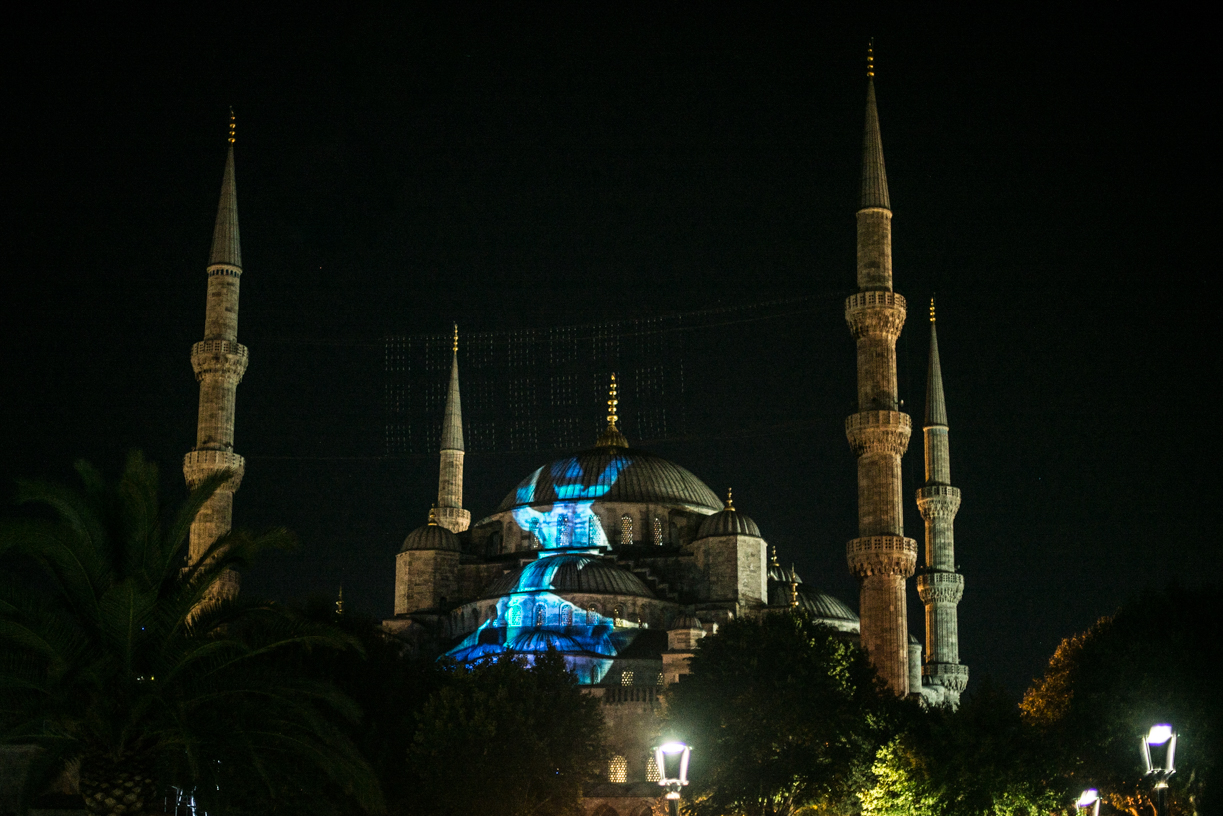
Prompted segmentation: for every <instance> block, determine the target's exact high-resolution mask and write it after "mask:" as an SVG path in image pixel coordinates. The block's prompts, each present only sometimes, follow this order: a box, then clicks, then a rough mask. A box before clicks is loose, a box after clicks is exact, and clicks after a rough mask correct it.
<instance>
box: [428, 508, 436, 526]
mask: <svg viewBox="0 0 1223 816" xmlns="http://www.w3.org/2000/svg"><path fill="white" fill-rule="evenodd" d="M429 526H430V527H436V526H437V505H436V504H435V505H433V506H431V507H430V508H429Z"/></svg>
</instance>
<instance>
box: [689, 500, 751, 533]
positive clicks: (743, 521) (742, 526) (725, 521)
mask: <svg viewBox="0 0 1223 816" xmlns="http://www.w3.org/2000/svg"><path fill="white" fill-rule="evenodd" d="M727 535H741V536H756V537H757V538H759V537H760V528H759V527H757V526H756V522H754V521H752V518H751V516H749V515H747V514H746V513H742V512H740V511H738V510H736V509H735V508H733V507H727V508H726V509H724V510H722V511H721V512H718V513H714V514H713V515H712V516H709V517H708V518H706V519H705V520H704V521H702V522H701V526H700V527H699V528H698V529H697V533H696V537H697V538H709V537H710V536H727Z"/></svg>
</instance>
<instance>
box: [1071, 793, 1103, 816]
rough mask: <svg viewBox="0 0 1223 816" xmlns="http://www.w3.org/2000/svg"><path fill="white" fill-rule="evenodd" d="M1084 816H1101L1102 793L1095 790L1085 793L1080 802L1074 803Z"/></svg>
mask: <svg viewBox="0 0 1223 816" xmlns="http://www.w3.org/2000/svg"><path fill="white" fill-rule="evenodd" d="M1074 806H1075V807H1076V808H1078V809H1079V813H1081V814H1083V816H1100V792H1099V791H1098V790H1096V789H1095V788H1088V789H1087V790H1085V791H1083V795H1082V796H1080V797H1079V801H1077V802H1075V803H1074Z"/></svg>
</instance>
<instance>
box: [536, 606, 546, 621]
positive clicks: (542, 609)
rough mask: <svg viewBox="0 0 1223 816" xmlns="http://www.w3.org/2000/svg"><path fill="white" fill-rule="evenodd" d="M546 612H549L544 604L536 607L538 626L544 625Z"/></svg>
mask: <svg viewBox="0 0 1223 816" xmlns="http://www.w3.org/2000/svg"><path fill="white" fill-rule="evenodd" d="M546 612H547V610H546V608H545V607H544V605H543V604H539V605H538V606H536V607H535V625H536V626H543V625H544V614H545V613H546Z"/></svg>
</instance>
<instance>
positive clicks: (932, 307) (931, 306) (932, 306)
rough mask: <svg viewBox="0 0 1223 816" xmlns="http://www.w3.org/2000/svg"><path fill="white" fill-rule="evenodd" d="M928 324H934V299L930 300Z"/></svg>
mask: <svg viewBox="0 0 1223 816" xmlns="http://www.w3.org/2000/svg"><path fill="white" fill-rule="evenodd" d="M930 322H931V323H933V322H934V298H930Z"/></svg>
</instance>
